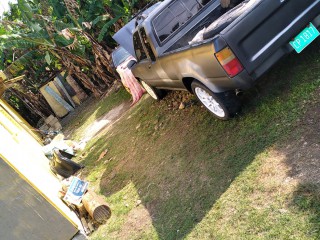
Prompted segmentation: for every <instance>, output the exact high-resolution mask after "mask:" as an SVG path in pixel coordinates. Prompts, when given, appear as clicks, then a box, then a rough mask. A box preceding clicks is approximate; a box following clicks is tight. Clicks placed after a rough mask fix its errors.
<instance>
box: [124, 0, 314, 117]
mask: <svg viewBox="0 0 320 240" xmlns="http://www.w3.org/2000/svg"><path fill="white" fill-rule="evenodd" d="M222 2H224V3H225V2H228V1H225V0H221V2H220V0H211V1H210V0H165V1H163V2H161V3H160V4H158V5H157V7H155V8H154V9H153V10H152V11H149V12H148V13H147V14H146V13H142V14H140V15H138V16H137V17H136V18H135V24H134V29H132V32H131V34H132V36H131V38H130V37H129V38H127V39H126V41H128V39H129V41H133V42H132V43H129V44H126V45H127V46H125V48H126V50H127V51H128V52H130V54H131V55H133V56H135V57H136V59H137V62H136V63H135V64H134V65H133V66H132V72H133V74H134V76H135V77H136V78H137V79H138V80H139V81H140V82H141V84H142V85H143V87H144V88H145V89H146V91H147V92H148V93H149V94H150V95H151V96H152V97H153V98H154V99H160V98H161V97H162V94H163V90H164V89H169V90H188V91H190V92H192V93H194V94H195V95H196V97H197V98H198V100H199V101H200V102H201V103H202V104H203V105H204V106H205V107H206V108H207V109H208V110H209V111H210V112H211V113H213V114H214V115H215V116H216V117H217V118H219V119H223V120H226V119H229V118H231V117H233V116H235V115H236V114H237V113H238V112H239V111H240V108H241V104H240V102H239V99H238V97H237V94H238V93H240V92H241V91H243V90H246V89H248V88H250V87H252V86H253V85H254V83H255V82H256V80H257V79H259V78H260V77H261V76H262V75H263V74H264V73H265V72H267V71H268V70H269V69H270V68H271V67H272V66H273V65H275V64H276V63H277V62H278V60H280V59H281V58H282V57H283V56H285V55H287V54H289V53H291V52H293V51H296V52H297V53H300V52H301V51H303V49H304V48H305V47H306V46H308V45H309V44H310V43H311V42H312V41H313V40H314V39H315V38H317V37H318V36H319V35H320V34H319V27H320V0H242V1H241V0H240V1H235V0H231V1H230V0H229V2H231V3H233V4H229V3H227V4H222ZM223 5H227V6H223ZM120 44H121V43H120ZM123 44H124V42H123V41H122V44H121V45H122V46H123Z"/></svg>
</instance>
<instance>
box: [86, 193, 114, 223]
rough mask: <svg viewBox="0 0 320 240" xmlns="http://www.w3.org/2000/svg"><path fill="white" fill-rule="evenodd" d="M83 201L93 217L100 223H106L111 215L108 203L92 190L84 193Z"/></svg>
mask: <svg viewBox="0 0 320 240" xmlns="http://www.w3.org/2000/svg"><path fill="white" fill-rule="evenodd" d="M82 203H83V205H84V207H85V209H86V210H87V212H88V213H89V215H90V216H91V217H92V219H94V220H95V221H97V222H98V223H100V224H103V223H105V222H106V221H107V220H108V219H109V218H110V217H111V209H110V207H109V206H108V205H107V203H106V202H105V201H104V200H103V198H101V197H100V196H98V195H97V194H96V193H94V192H92V191H90V190H88V191H87V192H86V193H85V194H84V195H83V198H82Z"/></svg>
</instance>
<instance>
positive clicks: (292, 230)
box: [82, 40, 320, 239]
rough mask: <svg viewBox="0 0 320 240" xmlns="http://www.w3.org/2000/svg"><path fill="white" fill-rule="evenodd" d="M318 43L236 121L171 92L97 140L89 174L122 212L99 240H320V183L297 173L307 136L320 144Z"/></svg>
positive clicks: (277, 73)
mask: <svg viewBox="0 0 320 240" xmlns="http://www.w3.org/2000/svg"><path fill="white" fill-rule="evenodd" d="M319 44H320V41H319V40H318V41H316V42H315V43H314V44H313V45H312V46H311V47H309V48H308V49H307V50H305V51H304V52H303V54H301V55H296V54H293V55H291V56H290V57H289V58H286V59H284V60H283V61H281V63H280V64H279V65H278V66H277V67H275V68H274V69H272V71H270V72H269V73H268V74H267V75H266V76H264V77H263V78H262V79H261V81H260V83H259V84H258V85H257V87H256V88H254V89H252V90H250V91H249V92H246V93H245V95H244V96H243V98H242V101H243V102H244V109H243V112H242V114H241V115H240V116H238V117H236V118H235V119H233V120H231V121H220V120H216V119H214V118H213V117H212V116H211V115H210V114H209V113H208V112H207V111H206V110H205V109H204V108H202V107H201V106H200V105H199V104H197V103H196V104H192V105H191V106H190V107H188V108H186V109H184V110H176V109H172V107H169V105H170V106H171V105H172V102H170V101H171V100H170V96H171V95H172V93H171V94H169V96H168V97H167V98H166V99H165V100H162V101H160V102H154V101H152V100H151V98H147V97H145V98H144V99H143V100H142V101H140V102H139V103H138V104H137V105H136V106H134V107H133V108H132V109H130V111H128V112H127V113H126V115H125V116H124V117H123V118H122V120H121V121H119V122H117V123H116V124H115V125H114V126H113V127H112V128H111V129H110V130H108V131H106V132H105V133H104V134H101V135H99V137H97V138H95V139H93V140H92V141H91V142H89V145H88V146H87V147H86V150H85V151H86V152H87V154H88V155H87V157H86V158H85V159H84V160H83V162H82V163H83V164H85V165H86V169H85V172H84V175H85V176H86V178H87V180H88V181H90V184H91V187H93V188H94V189H95V190H96V191H97V192H98V193H100V194H101V195H103V196H104V197H105V199H106V201H107V202H108V203H109V204H110V206H111V209H112V212H113V215H112V217H111V219H110V220H109V221H108V222H107V224H105V225H102V226H100V228H99V229H98V230H97V231H96V232H95V233H94V234H93V235H92V236H91V239H320V202H319V200H320V198H319V197H320V195H319V189H320V188H319V187H320V185H319V183H318V182H316V181H312V180H308V179H307V178H300V175H299V174H298V173H295V172H294V171H293V169H298V168H297V166H296V165H297V164H296V163H297V162H299V161H304V156H303V155H302V156H300V155H299V154H298V153H299V151H300V149H299V147H296V145H299V144H300V142H299V141H300V140H301V139H305V138H306V137H308V136H309V137H310V136H312V137H310V139H308V142H309V141H311V142H312V141H313V142H314V141H317V142H316V143H317V144H320V142H319V139H320V138H319V133H318V132H317V131H315V129H317V126H318V122H317V121H316V120H318V119H319V118H315V119H316V120H315V121H313V122H312V123H310V124H309V122H308V120H309V119H310V116H313V117H316V116H317V115H319V113H320V112H319V102H320V100H319V86H320V57H319V56H320V49H319ZM108 99H109V98H106V99H105V100H104V101H106V102H107V101H109V100H108ZM314 114H316V115H314ZM303 141H307V140H303ZM310 149H311V148H310ZM105 150H108V152H107V154H106V156H105V157H104V158H103V159H100V160H98V159H99V156H100V154H101V152H103V151H105ZM304 151H307V150H304ZM318 154H319V155H318V156H319V157H320V150H319V151H318ZM306 161H307V159H306ZM317 166H319V165H317ZM310 176H311V175H310ZM319 177H320V176H319Z"/></svg>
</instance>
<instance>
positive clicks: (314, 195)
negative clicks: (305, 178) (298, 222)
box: [292, 183, 320, 239]
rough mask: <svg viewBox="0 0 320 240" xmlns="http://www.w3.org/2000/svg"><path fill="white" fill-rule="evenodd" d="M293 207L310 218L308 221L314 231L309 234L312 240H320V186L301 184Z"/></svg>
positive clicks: (294, 196) (293, 200)
mask: <svg viewBox="0 0 320 240" xmlns="http://www.w3.org/2000/svg"><path fill="white" fill-rule="evenodd" d="M292 206H293V207H294V208H295V209H297V211H299V212H302V213H305V215H307V216H308V219H307V220H308V222H309V224H311V225H312V230H313V231H312V232H309V233H308V235H309V236H310V239H320V225H319V222H320V186H319V185H315V184H310V183H309V184H306V183H302V184H300V185H299V186H298V188H297V190H296V191H295V193H294V195H293V199H292Z"/></svg>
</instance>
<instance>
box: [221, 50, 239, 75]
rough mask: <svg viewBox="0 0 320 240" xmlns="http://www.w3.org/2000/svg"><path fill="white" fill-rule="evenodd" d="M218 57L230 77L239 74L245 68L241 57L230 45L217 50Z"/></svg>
mask: <svg viewBox="0 0 320 240" xmlns="http://www.w3.org/2000/svg"><path fill="white" fill-rule="evenodd" d="M215 55H216V58H217V59H218V61H219V63H220V64H221V66H222V67H223V69H224V70H225V71H226V72H227V74H228V75H229V76H230V77H234V76H236V75H238V74H239V73H240V72H242V70H243V66H242V64H241V63H240V61H239V59H238V58H237V57H236V56H235V55H234V54H233V52H232V51H231V49H230V48H229V47H226V48H224V49H222V50H221V51H220V52H217V53H216V54H215Z"/></svg>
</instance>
